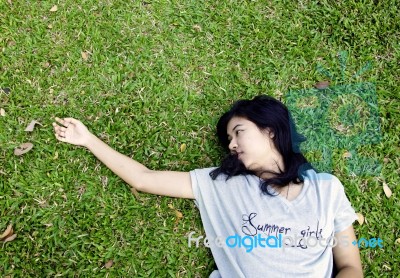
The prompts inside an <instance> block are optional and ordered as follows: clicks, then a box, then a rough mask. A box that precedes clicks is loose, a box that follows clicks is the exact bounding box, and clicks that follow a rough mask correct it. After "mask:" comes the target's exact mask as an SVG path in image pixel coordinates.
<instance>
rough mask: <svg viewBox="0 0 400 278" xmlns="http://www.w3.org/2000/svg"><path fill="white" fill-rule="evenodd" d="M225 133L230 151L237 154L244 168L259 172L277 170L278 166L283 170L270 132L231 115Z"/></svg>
mask: <svg viewBox="0 0 400 278" xmlns="http://www.w3.org/2000/svg"><path fill="white" fill-rule="evenodd" d="M227 133H228V139H229V141H230V143H229V149H230V151H231V153H234V154H237V155H238V159H239V160H240V161H241V162H242V163H243V164H244V165H245V167H246V169H248V170H251V171H254V172H256V173H260V174H261V172H262V171H265V170H268V171H275V172H279V168H280V169H282V170H284V167H283V161H282V156H281V155H280V153H279V152H278V151H277V149H276V148H275V145H274V143H273V141H272V138H273V137H274V134H273V133H272V132H270V131H268V130H265V131H261V130H260V129H259V128H258V127H257V126H256V125H255V124H254V123H253V122H252V121H249V120H247V119H246V118H242V117H233V118H232V119H231V120H230V121H229V123H228V126H227ZM278 166H279V168H278ZM265 175H267V174H265ZM269 177H271V176H270V175H268V176H264V178H269Z"/></svg>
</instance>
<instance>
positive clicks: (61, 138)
mask: <svg viewBox="0 0 400 278" xmlns="http://www.w3.org/2000/svg"><path fill="white" fill-rule="evenodd" d="M55 136H56V138H57V140H58V141H61V142H65V138H64V137H62V136H60V135H59V134H57V133H56V134H55Z"/></svg>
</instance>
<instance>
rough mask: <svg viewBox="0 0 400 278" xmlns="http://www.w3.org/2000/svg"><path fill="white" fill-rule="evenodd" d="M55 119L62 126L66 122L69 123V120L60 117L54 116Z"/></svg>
mask: <svg viewBox="0 0 400 278" xmlns="http://www.w3.org/2000/svg"><path fill="white" fill-rule="evenodd" d="M55 120H56V121H57V122H58V123H60V124H61V125H63V126H68V124H69V122H68V121H66V120H65V119H60V118H58V117H56V118H55Z"/></svg>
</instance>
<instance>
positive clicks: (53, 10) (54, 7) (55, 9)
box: [50, 5, 58, 13]
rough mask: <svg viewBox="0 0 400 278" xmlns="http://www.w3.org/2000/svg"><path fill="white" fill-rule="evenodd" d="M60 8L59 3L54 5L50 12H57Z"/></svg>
mask: <svg viewBox="0 0 400 278" xmlns="http://www.w3.org/2000/svg"><path fill="white" fill-rule="evenodd" d="M57 10H58V7H57V5H54V6H53V7H52V8H51V9H50V12H53V13H54V12H56V11H57Z"/></svg>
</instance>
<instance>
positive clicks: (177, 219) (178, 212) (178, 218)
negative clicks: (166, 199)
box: [175, 210, 183, 225]
mask: <svg viewBox="0 0 400 278" xmlns="http://www.w3.org/2000/svg"><path fill="white" fill-rule="evenodd" d="M175 216H176V220H175V225H176V224H178V222H179V221H180V220H181V219H182V218H183V214H182V212H180V211H178V210H175Z"/></svg>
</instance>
